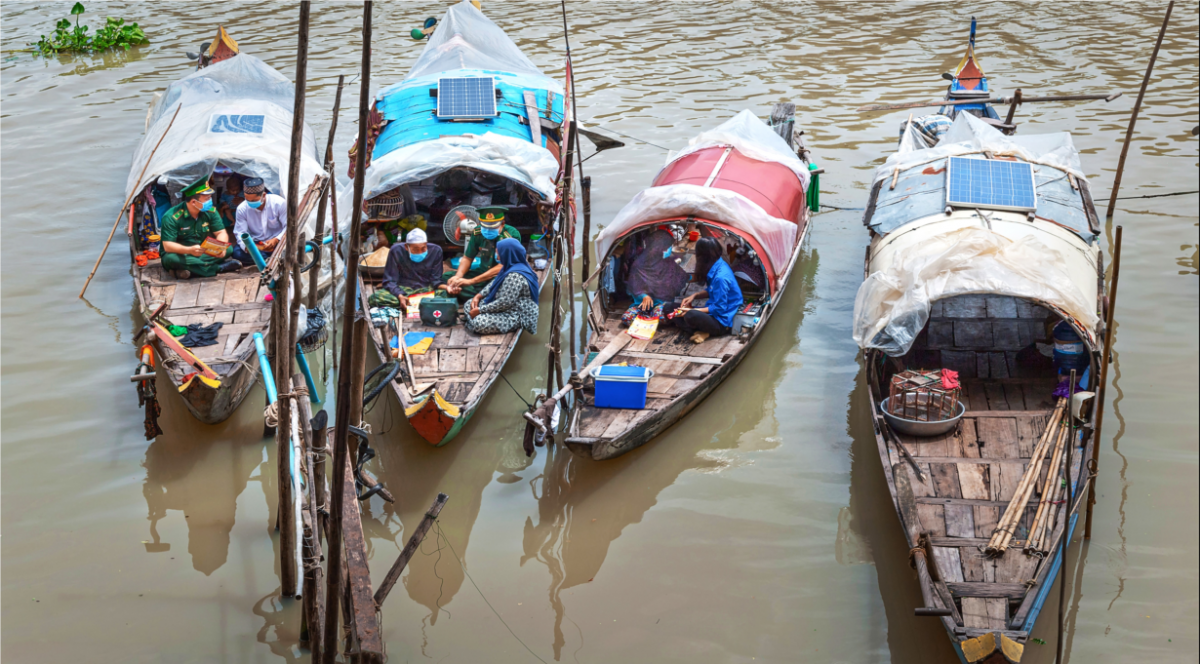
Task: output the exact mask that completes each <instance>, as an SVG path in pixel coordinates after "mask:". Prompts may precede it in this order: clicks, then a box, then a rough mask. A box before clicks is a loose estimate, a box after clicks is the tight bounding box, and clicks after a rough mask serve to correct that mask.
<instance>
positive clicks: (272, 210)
mask: <svg viewBox="0 0 1200 664" xmlns="http://www.w3.org/2000/svg"><path fill="white" fill-rule="evenodd" d="M242 195H243V196H244V197H245V199H246V200H245V201H243V202H242V204H241V205H239V206H238V208H237V220H236V221H235V222H234V224H233V237H234V239H235V240H237V246H235V247H234V249H233V257H234V258H236V259H237V260H238V261H240V262H241V263H242V265H254V259H253V258H251V257H250V253H249V249H248V248H247V247H246V245H245V244H244V243H243V242H242V233H249V234H250V238H251V239H252V240H254V244H255V246H257V247H258V250H259V252H261V253H262V254H263V256H264V257H266V256H269V255H270V254H271V252H273V251H275V247H277V246H279V241H280V240H282V239H283V234H284V233H286V232H287V201H286V200H284V198H283V197H282V196H277V195H275V194H270V193H267V187H266V185H265V184H264V183H263V181H262V178H250V179H249V180H246V181H245V182H243V183H242Z"/></svg>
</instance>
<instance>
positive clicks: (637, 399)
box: [592, 364, 654, 410]
mask: <svg viewBox="0 0 1200 664" xmlns="http://www.w3.org/2000/svg"><path fill="white" fill-rule="evenodd" d="M653 375H654V372H653V371H651V370H650V369H647V368H646V367H622V366H617V365H615V364H606V365H604V366H599V367H596V368H595V369H592V377H593V378H595V379H596V403H595V406H596V407H597V408H632V409H636V410H640V409H642V408H645V407H646V388H647V385H648V384H649V383H650V378H651V377H652V376H653Z"/></svg>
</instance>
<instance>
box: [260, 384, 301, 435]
mask: <svg viewBox="0 0 1200 664" xmlns="http://www.w3.org/2000/svg"><path fill="white" fill-rule="evenodd" d="M307 396H308V386H307V385H299V386H296V387H294V388H293V389H292V391H291V392H284V393H282V394H280V395H279V399H277V400H276V401H275V403H273V404H269V405H268V406H267V407H266V408H265V409H263V420H265V421H266V424H267V426H268V427H271V428H272V429H273V428H275V427H277V426H279V401H280V400H282V399H299V398H301V397H307Z"/></svg>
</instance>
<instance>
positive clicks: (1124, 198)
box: [1117, 190, 1200, 201]
mask: <svg viewBox="0 0 1200 664" xmlns="http://www.w3.org/2000/svg"><path fill="white" fill-rule="evenodd" d="M1188 194H1200V190H1196V191H1176V192H1173V193H1170V194H1146V195H1145V196H1118V197H1117V200H1118V201H1131V200H1133V199H1135V198H1166V197H1167V196H1187V195H1188Z"/></svg>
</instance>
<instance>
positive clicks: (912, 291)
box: [854, 26, 1105, 664]
mask: <svg viewBox="0 0 1200 664" xmlns="http://www.w3.org/2000/svg"><path fill="white" fill-rule="evenodd" d="M973 30H974V26H972V31H973ZM965 59H966V60H968V63H970V62H973V61H974V52H973V48H972V49H969V50H968V57H967V58H965ZM969 68H970V67H968V68H966V69H963V68H960V72H961V71H967V70H968V69H969ZM980 73H981V72H980ZM959 108H961V107H959ZM988 111H989V112H990V115H989V114H985V115H986V116H988V117H991V116H994V113H995V112H994V110H991V109H988ZM910 131H912V130H911V129H910ZM964 132H967V133H969V134H970V135H971V136H972V137H973V139H974V140H973V141H965V142H955V143H947V142H946V141H942V142H941V143H939V144H937V145H936V146H934V147H933V148H928V149H912V148H907V149H906V148H904V147H902V148H901V150H900V151H899V152H898V153H896V154H894V155H892V156H890V157H889V159H888V161H887V163H885V164H884V166H882V167H880V169H879V170H878V171H877V172H876V182H875V186H874V188H873V189H872V192H871V196H870V199H869V201H868V206H867V211H866V214H865V216H864V224H865V225H867V226H868V228H869V229H870V231H871V243H870V247H869V248H868V251H867V256H866V264H865V276H866V282H865V283H864V284H863V286H862V288H861V289H860V291H859V295H858V299H857V302H856V305H855V325H854V334H855V340H856V341H857V342H858V343H859V345H860V347H862V348H863V349H864V355H865V363H866V367H867V384H868V390H869V394H870V399H871V405H872V419H873V424H874V427H875V432H876V434H875V437H876V442H877V445H878V449H879V454H880V458H881V460H882V462H883V470H884V476H885V479H886V481H887V484H888V489H889V491H890V492H891V495H892V498H893V501H894V503H895V506H896V510H897V514H898V516H899V518H900V522H901V524H902V526H903V529H904V532H905V535H906V536H907V539H908V544H909V546H910V547H912V553H911V554H910V555H911V557H912V562H913V563H914V566H915V567H916V569H917V572H918V583H919V584H920V589H921V594H922V597H923V599H924V604H925V606H924V607H918V608H916V611H917V615H932V616H937V617H931V618H930V619H940V620H941V621H942V623H943V625H944V627H945V629H946V632H947V635H948V636H949V637H950V641H951V643H952V644H953V647H954V649H955V652H956V653H957V654H958V656H959V657H960V659H961V660H962V661H964V662H969V663H975V662H988V663H993V664H994V663H1001V662H1019V661H1021V657H1022V653H1023V650H1024V645H1025V644H1026V642H1027V641H1028V639H1029V635H1030V632H1031V631H1032V630H1033V629H1034V626H1035V624H1036V622H1037V620H1038V617H1039V614H1040V612H1041V609H1042V607H1043V605H1044V603H1045V601H1046V597H1047V595H1048V594H1049V592H1050V590H1051V588H1052V586H1054V582H1055V579H1056V578H1057V577H1058V575H1059V574H1060V567H1061V564H1062V560H1061V554H1060V543H1061V538H1062V537H1063V533H1064V532H1065V533H1066V536H1067V537H1068V538H1069V537H1070V534H1071V532H1072V531H1073V530H1074V527H1075V523H1076V519H1077V517H1078V515H1079V508H1080V504H1081V503H1082V497H1083V496H1084V495H1086V491H1085V490H1084V489H1085V488H1086V486H1087V483H1088V477H1087V473H1081V472H1080V468H1081V460H1083V459H1087V458H1090V457H1091V455H1092V447H1093V445H1095V441H1094V440H1093V439H1092V436H1091V432H1092V431H1093V426H1094V424H1095V419H1096V416H1097V414H1098V412H1099V410H1100V408H1101V407H1102V406H1103V404H1097V403H1093V402H1094V401H1095V399H1092V400H1091V401H1087V402H1086V403H1083V404H1082V405H1081V406H1079V412H1078V413H1077V414H1078V417H1074V416H1066V415H1064V414H1063V413H1062V412H1060V411H1059V410H1058V409H1057V408H1056V406H1057V404H1058V403H1059V401H1060V400H1059V398H1057V397H1055V396H1054V392H1055V390H1056V388H1059V389H1067V388H1065V384H1064V383H1062V382H1061V381H1062V380H1064V379H1066V375H1060V374H1061V373H1065V372H1066V365H1067V364H1069V363H1070V362H1069V361H1068V360H1067V359H1065V358H1066V357H1067V356H1066V355H1058V354H1057V351H1056V355H1057V357H1056V359H1053V360H1052V359H1050V358H1049V357H1046V356H1045V352H1046V350H1047V349H1048V348H1049V347H1051V345H1052V344H1054V340H1053V339H1051V338H1049V337H1050V334H1051V333H1050V331H1051V330H1052V329H1053V330H1058V331H1063V330H1066V329H1069V330H1070V331H1071V332H1073V333H1074V335H1075V336H1077V337H1078V340H1079V341H1078V344H1079V345H1080V346H1082V349H1083V351H1084V352H1083V353H1082V354H1080V355H1077V356H1074V357H1076V358H1079V359H1081V362H1080V363H1079V366H1077V370H1078V371H1079V373H1080V374H1082V378H1081V381H1080V384H1079V386H1078V387H1077V388H1076V390H1077V391H1078V392H1079V393H1081V394H1080V396H1078V397H1077V398H1079V399H1080V400H1086V399H1088V398H1089V397H1090V395H1091V394H1092V393H1094V392H1096V391H1097V377H1098V375H1099V373H1100V371H1099V368H1100V363H1101V357H1100V353H1099V352H1098V351H1099V349H1100V345H1099V340H1101V339H1102V338H1103V335H1104V330H1103V325H1102V323H1101V316H1100V313H1101V310H1102V309H1103V308H1104V306H1105V299H1104V283H1103V282H1104V276H1103V275H1104V269H1103V254H1102V252H1101V250H1100V248H1099V246H1098V242H1097V239H1098V238H1097V235H1098V233H1099V230H1100V227H1099V221H1098V218H1097V216H1096V211H1095V207H1094V205H1093V204H1092V200H1091V196H1090V193H1089V189H1088V185H1087V181H1086V179H1085V178H1084V177H1083V175H1082V172H1080V166H1079V161H1078V152H1077V151H1076V150H1075V149H1074V147H1073V145H1072V144H1071V141H1070V136H1069V135H1067V134H1046V135H1040V136H1034V137H1029V138H1030V139H1031V140H1028V141H1026V140H1024V138H1023V137H1009V136H1004V135H1002V134H1001V132H999V131H997V130H996V129H995V128H994V127H993V125H991V124H988V123H985V122H982V121H980V119H979V118H978V117H977V116H976V115H975V114H969V113H960V114H959V115H958V117H957V118H956V119H955V125H954V127H952V128H951V131H950V133H948V134H947V135H946V136H947V137H952V136H960V137H961V136H962V135H963V133H964ZM901 145H902V146H904V145H905V141H904V140H902V141H901ZM1039 145H1040V146H1042V147H1041V148H1039V147H1038V146H1039ZM1051 153H1053V154H1051ZM961 158H969V159H977V160H983V161H984V162H988V163H995V162H998V161H1005V162H1010V163H1011V162H1016V165H1014V166H1012V168H1015V169H1018V170H1020V169H1023V168H1024V166H1022V164H1029V168H1030V169H1031V170H1032V172H1033V177H1034V181H1035V183H1036V187H1035V188H1034V195H1035V196H1036V198H1035V202H1034V206H1035V209H1032V210H1011V209H1007V210H1006V209H996V208H997V206H994V205H990V204H971V205H965V204H955V203H951V200H952V199H951V198H948V197H947V190H948V189H949V186H948V182H949V180H950V179H951V174H950V173H949V172H948V170H947V168H948V167H949V168H950V169H951V170H953V169H954V168H955V167H959V168H961V167H962V163H961V162H957V164H956V163H948V160H952V159H961ZM976 166H978V164H976ZM1004 168H1008V167H1007V166H1005V167H1004ZM991 169H992V167H990V166H989V167H988V168H987V169H985V170H984V175H982V177H983V178H984V179H988V180H989V181H990V182H991V183H993V184H999V183H998V180H996V179H995V178H994V177H993V176H992V175H989V173H991V172H992V170H991ZM954 200H957V199H954ZM1056 334H1059V332H1056ZM1063 334H1065V333H1063ZM1065 336H1070V335H1069V334H1065ZM939 369H949V370H953V371H957V372H958V377H959V380H960V382H961V400H962V402H963V403H964V405H965V409H964V410H965V413H964V414H963V416H962V418H961V421H960V425H959V426H958V427H957V428H954V427H952V428H951V429H950V431H949V432H948V433H943V434H940V435H935V436H913V435H909V434H906V433H903V432H901V431H899V430H898V429H897V428H896V427H893V426H891V425H890V424H889V421H888V419H887V418H886V416H885V414H884V412H883V410H884V406H883V400H884V399H885V398H889V394H890V393H891V391H892V389H893V380H894V379H896V377H897V376H898V375H899V374H900V373H901V372H904V371H909V370H922V371H929V370H939ZM1067 375H1069V374H1067ZM1068 391H1069V389H1068ZM905 398H907V397H905ZM916 398H917V399H919V397H916ZM890 403H895V401H894V400H893V401H891V402H890ZM909 419H911V418H909ZM934 419H937V418H934ZM1064 421H1065V422H1068V423H1069V422H1071V421H1073V422H1074V424H1075V428H1073V429H1070V433H1069V434H1062V436H1061V439H1062V440H1063V443H1062V452H1061V453H1059V454H1058V455H1056V454H1055V451H1056V450H1057V449H1058V448H1057V447H1054V448H1050V454H1049V455H1048V456H1047V455H1046V454H1045V452H1046V451H1047V448H1044V447H1040V444H1041V441H1042V438H1043V434H1044V433H1045V432H1046V430H1047V428H1048V427H1050V426H1051V425H1054V423H1056V422H1058V423H1061V422H1064ZM1055 426H1057V425H1055ZM1057 431H1062V429H1058V430H1057ZM1067 450H1069V451H1070V457H1069V458H1070V459H1071V460H1072V461H1071V463H1070V464H1066V463H1065V461H1064V460H1063V456H1065V452H1066V451H1067ZM1054 458H1058V459H1060V461H1059V463H1060V464H1062V465H1065V466H1069V467H1070V471H1071V475H1070V480H1069V482H1065V483H1063V484H1064V485H1069V486H1070V487H1071V494H1070V496H1069V497H1063V496H1062V495H1061V493H1060V494H1059V495H1058V496H1057V497H1055V496H1054V495H1053V494H1054V491H1055V490H1058V491H1060V492H1061V491H1062V489H1060V488H1059V486H1060V485H1059V481H1060V480H1059V477H1058V476H1057V475H1055V474H1053V473H1051V468H1050V467H1051V466H1052V465H1053V464H1052V460H1053V459H1054ZM1031 466H1033V470H1032V471H1030V467H1031ZM916 469H919V470H920V472H919V473H918V472H916ZM1027 472H1029V473H1030V478H1029V483H1031V484H1032V486H1033V490H1032V495H1031V496H1029V497H1028V500H1027V501H1023V500H1021V495H1022V493H1021V491H1022V480H1023V478H1024V477H1025V475H1026V473H1027ZM1034 473H1038V474H1037V475H1036V476H1035V475H1034ZM1047 474H1049V475H1050V476H1049V479H1047V478H1046V477H1047ZM1035 480H1036V481H1035ZM1028 485H1029V484H1026V486H1028ZM1048 490H1049V491H1048ZM1014 496H1016V500H1015V501H1014ZM1010 504H1013V508H1012V511H1011V512H1009V511H1008V510H1009V506H1010ZM1040 507H1042V508H1044V510H1045V511H1044V512H1042V516H1041V517H1039V516H1038V515H1039V508H1040ZM1068 508H1069V509H1068ZM1052 513H1055V516H1054V517H1051V516H1050V514H1052ZM1006 514H1009V515H1010V518H1011V519H1012V521H1013V522H1014V523H1012V524H1011V525H1006V522H1005V521H1004V518H1005V515H1006ZM1031 528H1032V529H1033V531H1032V532H1031ZM1004 532H1011V538H1012V539H1011V542H1010V543H1009V544H1008V546H1007V548H1004V549H997V547H996V546H995V544H996V541H997V540H994V539H993V538H994V537H999V538H1003V537H1004V536H1005V535H1004ZM1067 541H1070V540H1069V539H1068V540H1067ZM1027 547H1028V551H1027V550H1026V548H1027ZM1050 620H1053V617H1051V618H1050Z"/></svg>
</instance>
